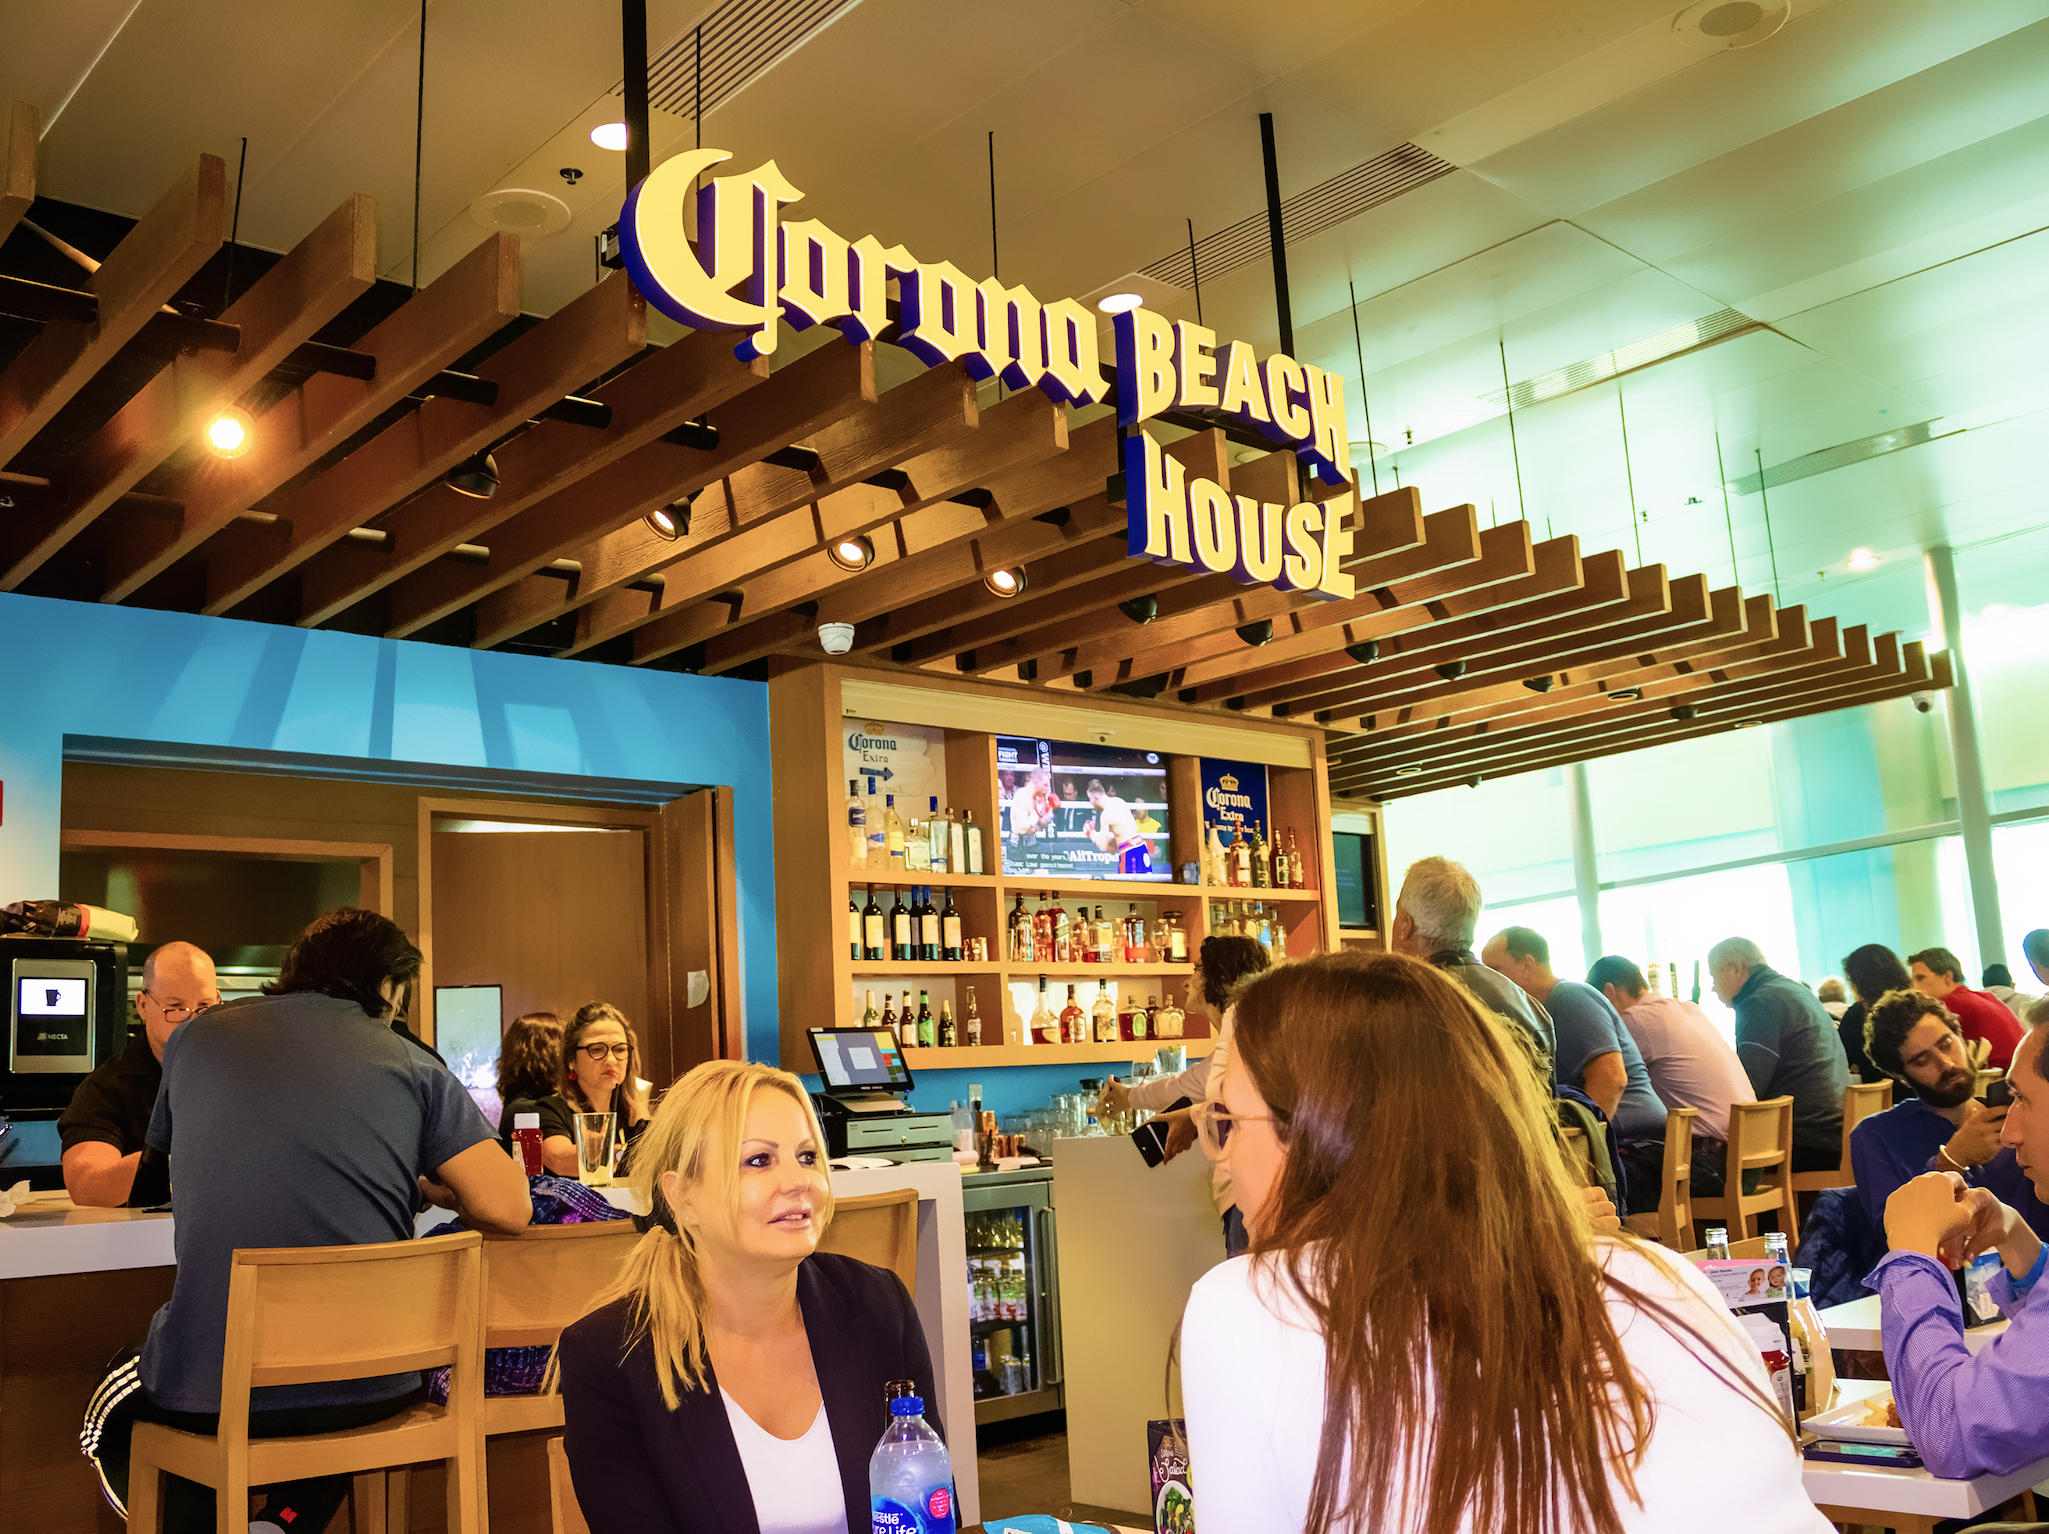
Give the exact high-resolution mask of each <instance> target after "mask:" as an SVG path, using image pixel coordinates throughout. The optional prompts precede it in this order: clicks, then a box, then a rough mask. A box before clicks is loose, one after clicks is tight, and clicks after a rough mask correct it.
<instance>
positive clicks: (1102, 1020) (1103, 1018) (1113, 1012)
mask: <svg viewBox="0 0 2049 1534" xmlns="http://www.w3.org/2000/svg"><path fill="white" fill-rule="evenodd" d="M1089 1018H1090V1020H1091V1021H1092V1022H1093V1023H1094V1024H1095V1036H1096V1042H1097V1043H1098V1044H1115V1043H1116V1042H1117V1003H1116V1002H1114V1001H1112V1000H1111V999H1110V986H1109V982H1107V981H1104V980H1098V981H1097V982H1096V999H1095V1001H1094V1002H1092V1003H1091V1004H1090V1006H1089Z"/></svg>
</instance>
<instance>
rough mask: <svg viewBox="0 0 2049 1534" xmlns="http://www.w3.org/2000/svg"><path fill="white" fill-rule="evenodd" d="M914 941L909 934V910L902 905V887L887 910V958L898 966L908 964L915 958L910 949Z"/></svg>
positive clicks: (899, 887)
mask: <svg viewBox="0 0 2049 1534" xmlns="http://www.w3.org/2000/svg"><path fill="white" fill-rule="evenodd" d="M915 941H916V939H915V938H914V937H913V935H912V933H911V910H910V907H909V906H907V905H905V904H904V892H903V887H902V886H901V885H899V886H898V887H897V892H896V904H895V905H893V906H891V907H890V908H889V956H890V958H891V959H893V960H895V961H896V962H897V963H899V964H903V963H909V962H910V961H911V960H913V959H916V958H917V954H916V953H914V952H913V951H912V949H911V944H912V943H913V942H915Z"/></svg>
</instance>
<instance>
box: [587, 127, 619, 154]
mask: <svg viewBox="0 0 2049 1534" xmlns="http://www.w3.org/2000/svg"><path fill="white" fill-rule="evenodd" d="M591 142H592V143H593V144H596V145H597V146H598V148H600V149H624V148H625V147H626V124H624V123H599V124H598V125H597V126H596V127H595V128H593V129H591Z"/></svg>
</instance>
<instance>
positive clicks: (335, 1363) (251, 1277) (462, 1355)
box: [128, 1232, 486, 1534]
mask: <svg viewBox="0 0 2049 1534" xmlns="http://www.w3.org/2000/svg"><path fill="white" fill-rule="evenodd" d="M482 1258H483V1242H482V1239H481V1238H480V1237H478V1236H477V1235H476V1233H475V1232H465V1233H464V1234H462V1235H457V1236H440V1237H437V1238H436V1239H434V1240H432V1241H384V1242H377V1243H375V1244H372V1245H366V1246H310V1247H272V1248H261V1249H255V1250H244V1251H238V1252H236V1253H235V1254H234V1258H233V1266H232V1268H231V1270H230V1273H229V1278H228V1334H227V1348H226V1350H225V1355H224V1357H223V1360H222V1365H221V1420H220V1429H219V1431H218V1432H216V1433H213V1434H204V1433H186V1432H180V1431H178V1430H177V1429H175V1428H169V1427H165V1426H164V1425H163V1424H162V1423H156V1422H142V1423H138V1424H136V1427H135V1430H134V1435H133V1437H132V1439H131V1440H130V1447H129V1471H128V1525H129V1527H130V1528H131V1529H134V1530H136V1531H138V1534H156V1531H157V1529H158V1528H159V1527H160V1525H161V1521H162V1512H163V1482H164V1476H165V1475H166V1474H170V1475H182V1476H184V1477H185V1478H186V1479H187V1480H191V1481H198V1482H199V1483H200V1484H201V1485H204V1486H211V1487H212V1488H213V1489H214V1496H215V1501H216V1504H217V1506H218V1508H219V1521H218V1525H217V1526H218V1528H219V1530H220V1534H239V1531H240V1530H242V1529H243V1528H245V1527H246V1526H247V1525H248V1522H249V1510H248V1509H249V1490H250V1488H251V1487H252V1486H267V1485H271V1484H273V1483H275V1482H278V1481H293V1480H299V1479H302V1478H305V1477H310V1476H325V1475H353V1476H354V1478H355V1479H354V1485H353V1487H352V1488H351V1497H352V1502H353V1507H352V1513H353V1526H354V1528H355V1529H357V1530H358V1531H359V1534H375V1531H379V1530H382V1529H383V1528H384V1526H385V1513H386V1506H385V1487H384V1478H383V1476H382V1475H381V1474H380V1473H379V1472H381V1471H383V1470H384V1469H386V1468H387V1467H390V1466H396V1465H413V1464H418V1463H420V1462H421V1461H424V1460H437V1459H438V1460H443V1461H445V1462H446V1463H447V1466H448V1530H449V1534H483V1530H484V1528H485V1526H486V1523H485V1506H484V1325H483V1320H484V1317H483V1304H482V1300H483V1278H482V1266H483V1262H482ZM443 1364H447V1365H448V1366H449V1389H448V1404H447V1405H446V1406H428V1405H419V1406H414V1407H410V1408H408V1409H407V1410H405V1411H402V1412H399V1413H397V1414H396V1415H395V1416H393V1417H391V1418H390V1419H389V1420H387V1421H384V1422H376V1423H372V1424H371V1425H370V1426H368V1427H360V1428H350V1429H347V1430H346V1431H343V1432H338V1433H316V1434H310V1435H308V1436H306V1437H302V1438H258V1439H254V1440H252V1439H251V1438H250V1437H249V1392H250V1391H251V1390H254V1389H258V1388H260V1387H262V1386H266V1385H304V1384H309V1383H313V1382H316V1381H323V1380H352V1379H366V1378H370V1377H373V1376H376V1375H380V1374H400V1373H404V1372H406V1371H408V1370H413V1369H433V1368H438V1367H439V1366H441V1365H443Z"/></svg>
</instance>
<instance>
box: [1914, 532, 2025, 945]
mask: <svg viewBox="0 0 2049 1534" xmlns="http://www.w3.org/2000/svg"><path fill="white" fill-rule="evenodd" d="M1927 562H1928V585H1929V588H1930V594H1931V595H1932V596H1933V597H1934V598H1935V601H1934V603H1933V604H1931V605H1933V606H1934V607H1935V608H1936V612H1937V616H1938V618H1939V619H1940V621H1941V625H1942V644H1943V647H1944V648H1945V649H1947V650H1948V651H1949V664H1950V675H1951V677H1952V679H1953V680H1952V684H1951V686H1950V689H1949V693H1948V695H1947V697H1946V698H1945V700H1944V701H1945V705H1946V707H1947V708H1948V711H1949V749H1950V755H1951V757H1952V758H1953V759H1954V761H1955V764H1956V780H1957V824H1958V825H1959V826H1960V827H1961V828H1962V830H1963V836H1964V869H1965V872H1966V874H1967V875H1968V876H1969V878H1970V883H1971V917H1972V920H1973V921H1974V922H1975V923H1976V924H1977V928H1978V965H1979V967H1980V968H1981V969H1982V968H1983V967H1984V966H1985V965H1987V964H2004V963H2005V962H2006V938H2005V936H2004V934H2003V932H2002V930H2001V926H2000V920H1999V878H1998V875H1997V874H1995V873H1994V872H1993V868H1992V806H1991V803H1990V801H1989V799H1988V798H1987V796H1986V793H1985V767H1984V763H1983V761H1982V759H1981V758H1980V757H1979V754H1978V714H1977V710H1976V709H1974V708H1973V707H1972V706H1971V682H1970V673H1969V671H1968V670H1967V669H1966V667H1965V665H1964V624H1963V604H1962V603H1961V602H1959V601H1958V600H1957V568H1956V556H1955V553H1954V552H1953V551H1952V550H1951V549H1950V546H1949V545H1948V544H1946V543H1938V544H1936V545H1935V546H1934V547H1933V548H1931V549H1929V550H1928V554H1927ZM1966 978H1969V977H1968V976H1967V977H1966Z"/></svg>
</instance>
